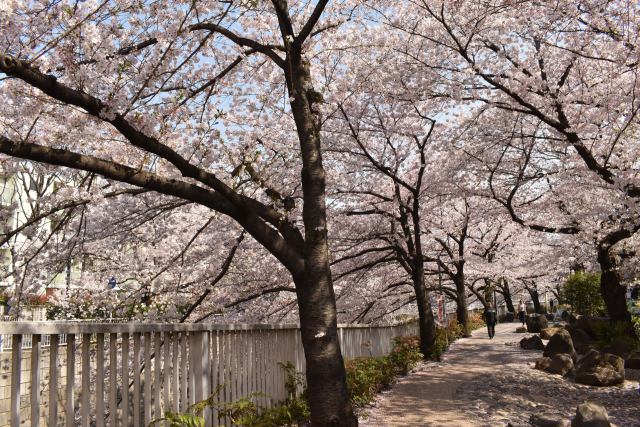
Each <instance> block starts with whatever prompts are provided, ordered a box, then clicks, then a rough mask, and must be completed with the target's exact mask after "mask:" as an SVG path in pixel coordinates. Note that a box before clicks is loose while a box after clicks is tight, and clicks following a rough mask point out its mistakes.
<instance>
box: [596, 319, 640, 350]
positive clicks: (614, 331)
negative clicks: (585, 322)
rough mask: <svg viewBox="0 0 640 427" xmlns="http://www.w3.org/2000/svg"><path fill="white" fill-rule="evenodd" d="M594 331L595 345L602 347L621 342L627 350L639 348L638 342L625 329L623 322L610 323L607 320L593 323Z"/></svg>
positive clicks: (639, 343)
mask: <svg viewBox="0 0 640 427" xmlns="http://www.w3.org/2000/svg"><path fill="white" fill-rule="evenodd" d="M593 326H594V332H595V333H596V347H598V348H599V349H601V350H602V349H604V348H607V347H609V346H611V345H612V344H614V343H616V344H618V345H619V344H623V346H624V347H625V348H627V349H629V350H636V349H638V348H640V342H638V340H637V339H635V338H634V337H633V336H631V334H630V333H629V331H628V330H627V325H626V324H625V323H624V322H619V323H615V324H613V325H612V324H610V323H609V322H607V321H603V322H597V323H594V325H593Z"/></svg>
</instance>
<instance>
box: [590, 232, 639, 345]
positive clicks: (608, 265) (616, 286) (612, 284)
mask: <svg viewBox="0 0 640 427" xmlns="http://www.w3.org/2000/svg"><path fill="white" fill-rule="evenodd" d="M598 263H599V264H600V270H601V276H600V294H601V295H602V299H603V300H604V303H605V305H606V307H607V312H608V313H609V320H610V322H611V324H612V325H613V324H616V323H622V324H624V325H625V329H626V330H627V332H628V333H629V334H630V335H631V336H632V337H634V338H636V339H637V338H638V336H637V334H636V332H635V329H634V327H633V323H632V322H631V313H629V309H628V308H627V299H626V297H625V293H626V288H625V286H624V285H623V284H622V283H621V280H620V276H619V274H618V270H617V268H616V261H615V258H614V256H613V254H611V246H608V245H601V246H599V247H598Z"/></svg>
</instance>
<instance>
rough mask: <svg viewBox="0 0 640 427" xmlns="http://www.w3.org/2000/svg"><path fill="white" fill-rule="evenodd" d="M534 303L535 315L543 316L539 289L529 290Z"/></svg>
mask: <svg viewBox="0 0 640 427" xmlns="http://www.w3.org/2000/svg"><path fill="white" fill-rule="evenodd" d="M527 291H528V292H529V295H530V296H531V301H533V311H534V312H535V313H539V314H542V306H541V305H540V294H539V293H538V290H537V289H527Z"/></svg>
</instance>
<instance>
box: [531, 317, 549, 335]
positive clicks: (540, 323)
mask: <svg viewBox="0 0 640 427" xmlns="http://www.w3.org/2000/svg"><path fill="white" fill-rule="evenodd" d="M525 322H526V324H527V330H528V331H529V332H532V333H539V332H540V331H541V330H543V329H545V328H547V327H548V326H549V321H548V320H547V318H546V316H545V315H544V314H530V315H528V316H527V317H526V319H525Z"/></svg>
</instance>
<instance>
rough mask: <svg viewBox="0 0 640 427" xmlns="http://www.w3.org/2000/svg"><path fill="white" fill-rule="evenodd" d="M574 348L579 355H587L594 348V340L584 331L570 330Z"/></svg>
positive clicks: (578, 329)
mask: <svg viewBox="0 0 640 427" xmlns="http://www.w3.org/2000/svg"><path fill="white" fill-rule="evenodd" d="M569 334H570V335H571V340H572V341H573V347H574V348H575V350H576V351H577V352H578V353H579V354H585V353H587V352H588V351H589V350H591V349H592V348H593V342H594V341H593V338H592V337H591V336H590V335H589V334H587V333H586V332H585V331H584V329H580V328H571V329H570V330H569Z"/></svg>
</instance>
